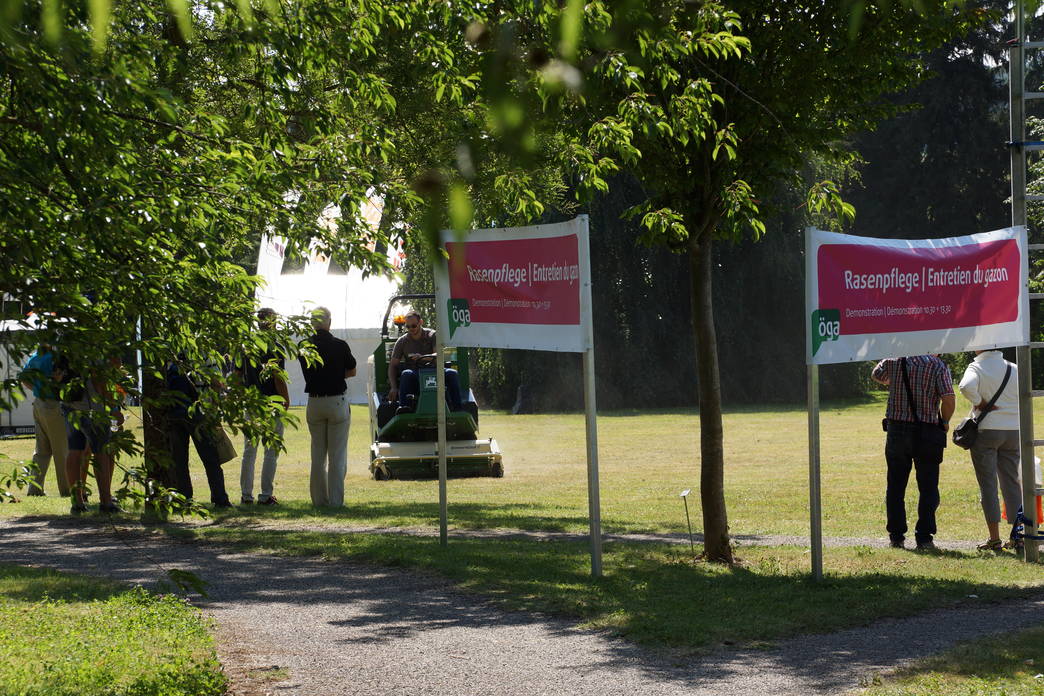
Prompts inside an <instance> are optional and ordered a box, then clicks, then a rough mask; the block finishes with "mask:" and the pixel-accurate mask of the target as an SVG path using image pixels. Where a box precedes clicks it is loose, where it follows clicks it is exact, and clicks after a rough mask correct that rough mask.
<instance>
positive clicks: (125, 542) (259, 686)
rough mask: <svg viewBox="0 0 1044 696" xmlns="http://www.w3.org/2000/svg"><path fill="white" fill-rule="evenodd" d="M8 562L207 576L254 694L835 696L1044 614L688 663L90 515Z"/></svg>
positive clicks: (418, 586) (393, 582) (50, 525)
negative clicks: (112, 524) (116, 528)
mask: <svg viewBox="0 0 1044 696" xmlns="http://www.w3.org/2000/svg"><path fill="white" fill-rule="evenodd" d="M0 559H2V561H3V562H5V563H16V564H23V565H36V566H48V567H53V568H57V569H60V570H66V571H77V572H82V573H88V574H97V575H105V576H109V577H113V578H117V579H119V580H124V581H128V582H136V583H142V584H146V585H149V584H154V583H155V582H157V581H160V580H162V579H163V576H164V573H163V571H162V570H160V569H159V568H158V567H157V565H156V562H160V563H162V564H163V566H165V567H167V568H174V567H176V568H181V569H184V570H190V571H192V572H195V573H197V574H199V575H200V576H202V577H203V578H205V579H206V580H207V581H209V583H210V587H209V593H210V597H209V598H208V599H206V600H200V601H199V602H198V604H199V605H200V606H201V607H202V608H203V609H204V610H205V611H206V612H207V613H208V614H210V615H211V616H213V617H214V619H215V620H216V621H217V624H218V627H219V628H218V636H219V643H220V647H219V653H220V655H221V657H222V661H223V662H224V663H225V664H226V666H227V668H228V669H230V671H231V673H232V675H233V678H234V684H235V685H236V686H235V690H234V693H239V694H251V695H253V694H266V693H271V694H300V695H302V696H304V695H307V696H327V695H329V696H335V695H336V696H341V695H342V694H367V695H369V694H396V695H397V696H413V695H425V694H454V695H455V694H498V695H500V694H505V695H509V696H510V695H513V694H620V695H625V696H634V695H635V694H642V695H643V696H644V695H645V694H650V695H659V694H723V695H729V694H736V695H739V694H744V695H748V694H774V695H787V694H795V695H796V694H831V693H837V692H838V691H842V690H845V689H849V688H853V687H857V686H859V684H860V682H861V680H862V679H865V678H867V677H869V676H872V675H874V674H877V673H879V672H881V671H885V670H888V669H891V668H894V667H896V666H898V665H900V664H902V663H904V661H907V660H910V659H915V658H919V657H923V656H926V655H930V654H932V653H935V652H938V651H940V650H943V649H945V648H947V647H949V646H951V645H953V644H954V643H955V642H957V641H961V640H967V639H970V638H974V637H977V636H980V635H983V634H984V632H986V631H989V630H991V629H997V630H999V629H1001V628H1004V629H1005V630H1011V629H1016V628H1019V627H1024V626H1030V625H1034V624H1041V623H1044V595H1042V596H1040V597H1038V598H1037V599H1036V600H1034V601H1021V602H1017V603H1015V602H1012V603H1000V604H990V605H978V604H977V603H976V602H975V600H969V606H968V607H966V608H961V609H950V610H941V611H934V612H930V613H927V614H922V615H920V616H917V617H914V618H912V619H906V620H886V621H882V622H879V623H877V624H875V625H874V626H872V627H868V628H857V629H852V630H848V631H843V632H840V633H833V634H828V635H818V636H805V637H800V638H795V639H791V640H787V641H783V642H781V643H779V644H778V645H777V647H775V648H773V649H771V650H746V649H743V650H723V651H721V652H719V653H716V654H711V655H707V656H701V657H683V656H680V655H678V654H672V653H669V652H665V651H651V650H647V649H642V648H638V647H636V646H633V645H630V644H628V643H626V642H624V641H621V640H615V639H612V638H610V637H608V636H606V635H604V634H601V633H598V632H592V631H584V630H578V629H575V628H574V627H572V625H571V624H570V623H569V622H566V621H562V620H558V619H551V618H547V617H544V616H538V615H532V614H524V613H519V612H504V611H502V610H500V609H497V608H496V607H494V606H492V605H489V604H486V603H478V604H476V602H475V600H474V598H473V597H469V596H467V595H464V594H461V593H459V592H457V591H455V590H454V589H453V588H452V587H450V586H449V585H448V584H446V583H445V582H443V581H440V580H434V579H432V578H429V577H425V576H423V575H419V574H417V573H406V572H403V571H399V570H388V569H381V568H376V567H372V566H368V565H361V564H355V563H351V562H344V561H339V562H326V561H322V560H319V559H301V558H282V557H275V556H264V555H256V554H249V553H240V552H232V551H230V550H228V549H224V548H221V547H217V546H213V545H209V544H199V543H189V542H178V541H174V540H171V539H169V538H167V537H159V536H152V537H145V536H142V535H141V534H139V533H138V532H137V531H135V530H132V529H127V530H121V531H120V532H119V533H118V534H114V533H113V531H112V529H111V528H108V527H103V526H99V525H97V524H96V523H92V522H89V521H86V520H75V519H52V518H47V519H43V518H19V519H11V520H0ZM277 668H278V669H277ZM269 677H271V678H272V680H271V681H266V679H268V678H269Z"/></svg>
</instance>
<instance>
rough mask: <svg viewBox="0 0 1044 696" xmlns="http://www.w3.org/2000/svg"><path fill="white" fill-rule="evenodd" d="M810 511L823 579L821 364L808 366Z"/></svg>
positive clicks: (817, 572)
mask: <svg viewBox="0 0 1044 696" xmlns="http://www.w3.org/2000/svg"><path fill="white" fill-rule="evenodd" d="M807 387H808V511H809V517H810V522H811V525H810V526H811V532H810V535H809V537H810V538H809V543H810V544H811V546H812V578H813V579H814V580H816V581H817V582H818V581H820V580H822V579H823V511H822V504H821V502H820V495H819V481H820V476H819V365H816V364H810V365H809V366H808V385H807Z"/></svg>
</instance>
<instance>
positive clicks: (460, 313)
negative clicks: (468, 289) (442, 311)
mask: <svg viewBox="0 0 1044 696" xmlns="http://www.w3.org/2000/svg"><path fill="white" fill-rule="evenodd" d="M446 304H447V309H448V310H449V334H450V338H453V333H454V332H455V331H456V330H457V328H459V327H461V326H471V308H470V307H469V306H468V301H467V300H464V299H453V298H450V301H449V302H447V303H446Z"/></svg>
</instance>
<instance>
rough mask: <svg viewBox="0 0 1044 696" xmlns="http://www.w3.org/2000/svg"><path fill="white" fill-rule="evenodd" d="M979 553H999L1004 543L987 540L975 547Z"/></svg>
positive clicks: (998, 540) (996, 540)
mask: <svg viewBox="0 0 1044 696" xmlns="http://www.w3.org/2000/svg"><path fill="white" fill-rule="evenodd" d="M975 548H976V549H978V550H979V551H994V552H996V551H1000V550H1001V549H1003V548H1004V543H1003V542H1001V540H1000V539H988V540H986V543H984V544H979V545H978V546H976V547H975Z"/></svg>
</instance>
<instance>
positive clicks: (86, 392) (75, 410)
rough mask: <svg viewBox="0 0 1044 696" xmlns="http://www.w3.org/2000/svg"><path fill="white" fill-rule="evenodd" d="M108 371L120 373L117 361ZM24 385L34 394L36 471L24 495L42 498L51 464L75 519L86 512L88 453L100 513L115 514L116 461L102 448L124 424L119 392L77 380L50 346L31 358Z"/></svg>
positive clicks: (92, 377)
mask: <svg viewBox="0 0 1044 696" xmlns="http://www.w3.org/2000/svg"><path fill="white" fill-rule="evenodd" d="M111 367H113V368H115V369H118V368H119V361H118V360H113V361H111ZM22 381H23V383H24V384H26V385H27V386H29V387H30V388H31V389H32V392H33V397H34V400H33V421H34V423H35V425H36V450H35V452H34V454H33V463H34V464H35V466H36V471H35V474H34V479H33V481H32V483H31V484H30V486H29V491H28V493H27V494H28V495H44V479H45V477H46V475H47V470H48V468H49V467H50V463H51V459H52V458H53V459H54V470H55V478H56V479H57V481H58V492H59V494H60V495H62V496H69V497H70V498H71V499H72V508H71V511H72V513H73V514H82V513H83V512H86V510H87V505H86V493H85V490H86V480H87V457H86V454H87V452H88V451H90V452H92V453H93V456H92V457H91V459H92V461H93V462H94V476H95V480H96V481H97V485H98V498H99V501H100V505H99V511H101V512H103V513H113V512H118V511H119V506H118V505H117V504H116V503H115V501H113V499H112V475H113V470H114V469H115V461H114V459H113V456H112V454H111V453H110V452H109V451H108V450H107V448H106V445H107V444H108V443H109V440H110V439H111V437H112V433H113V431H115V430H116V429H118V428H119V427H120V426H121V425H122V424H123V412H122V410H121V409H120V403H121V402H122V399H123V392H122V389H121V388H120V386H119V385H118V384H112V383H109V382H107V381H105V380H102V379H99V378H98V377H97V376H95V375H87V376H86V377H81V376H80V375H79V374H78V373H77V372H76V371H75V370H73V369H72V367H71V366H70V364H69V361H68V359H67V356H63V355H61V354H59V353H58V352H57V351H55V350H54V349H53V348H52V347H51V346H49V345H41V346H40V347H39V349H38V350H37V351H36V353H34V354H33V355H32V356H30V358H29V361H28V362H27V363H26V366H25V370H24V371H23V373H22Z"/></svg>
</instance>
